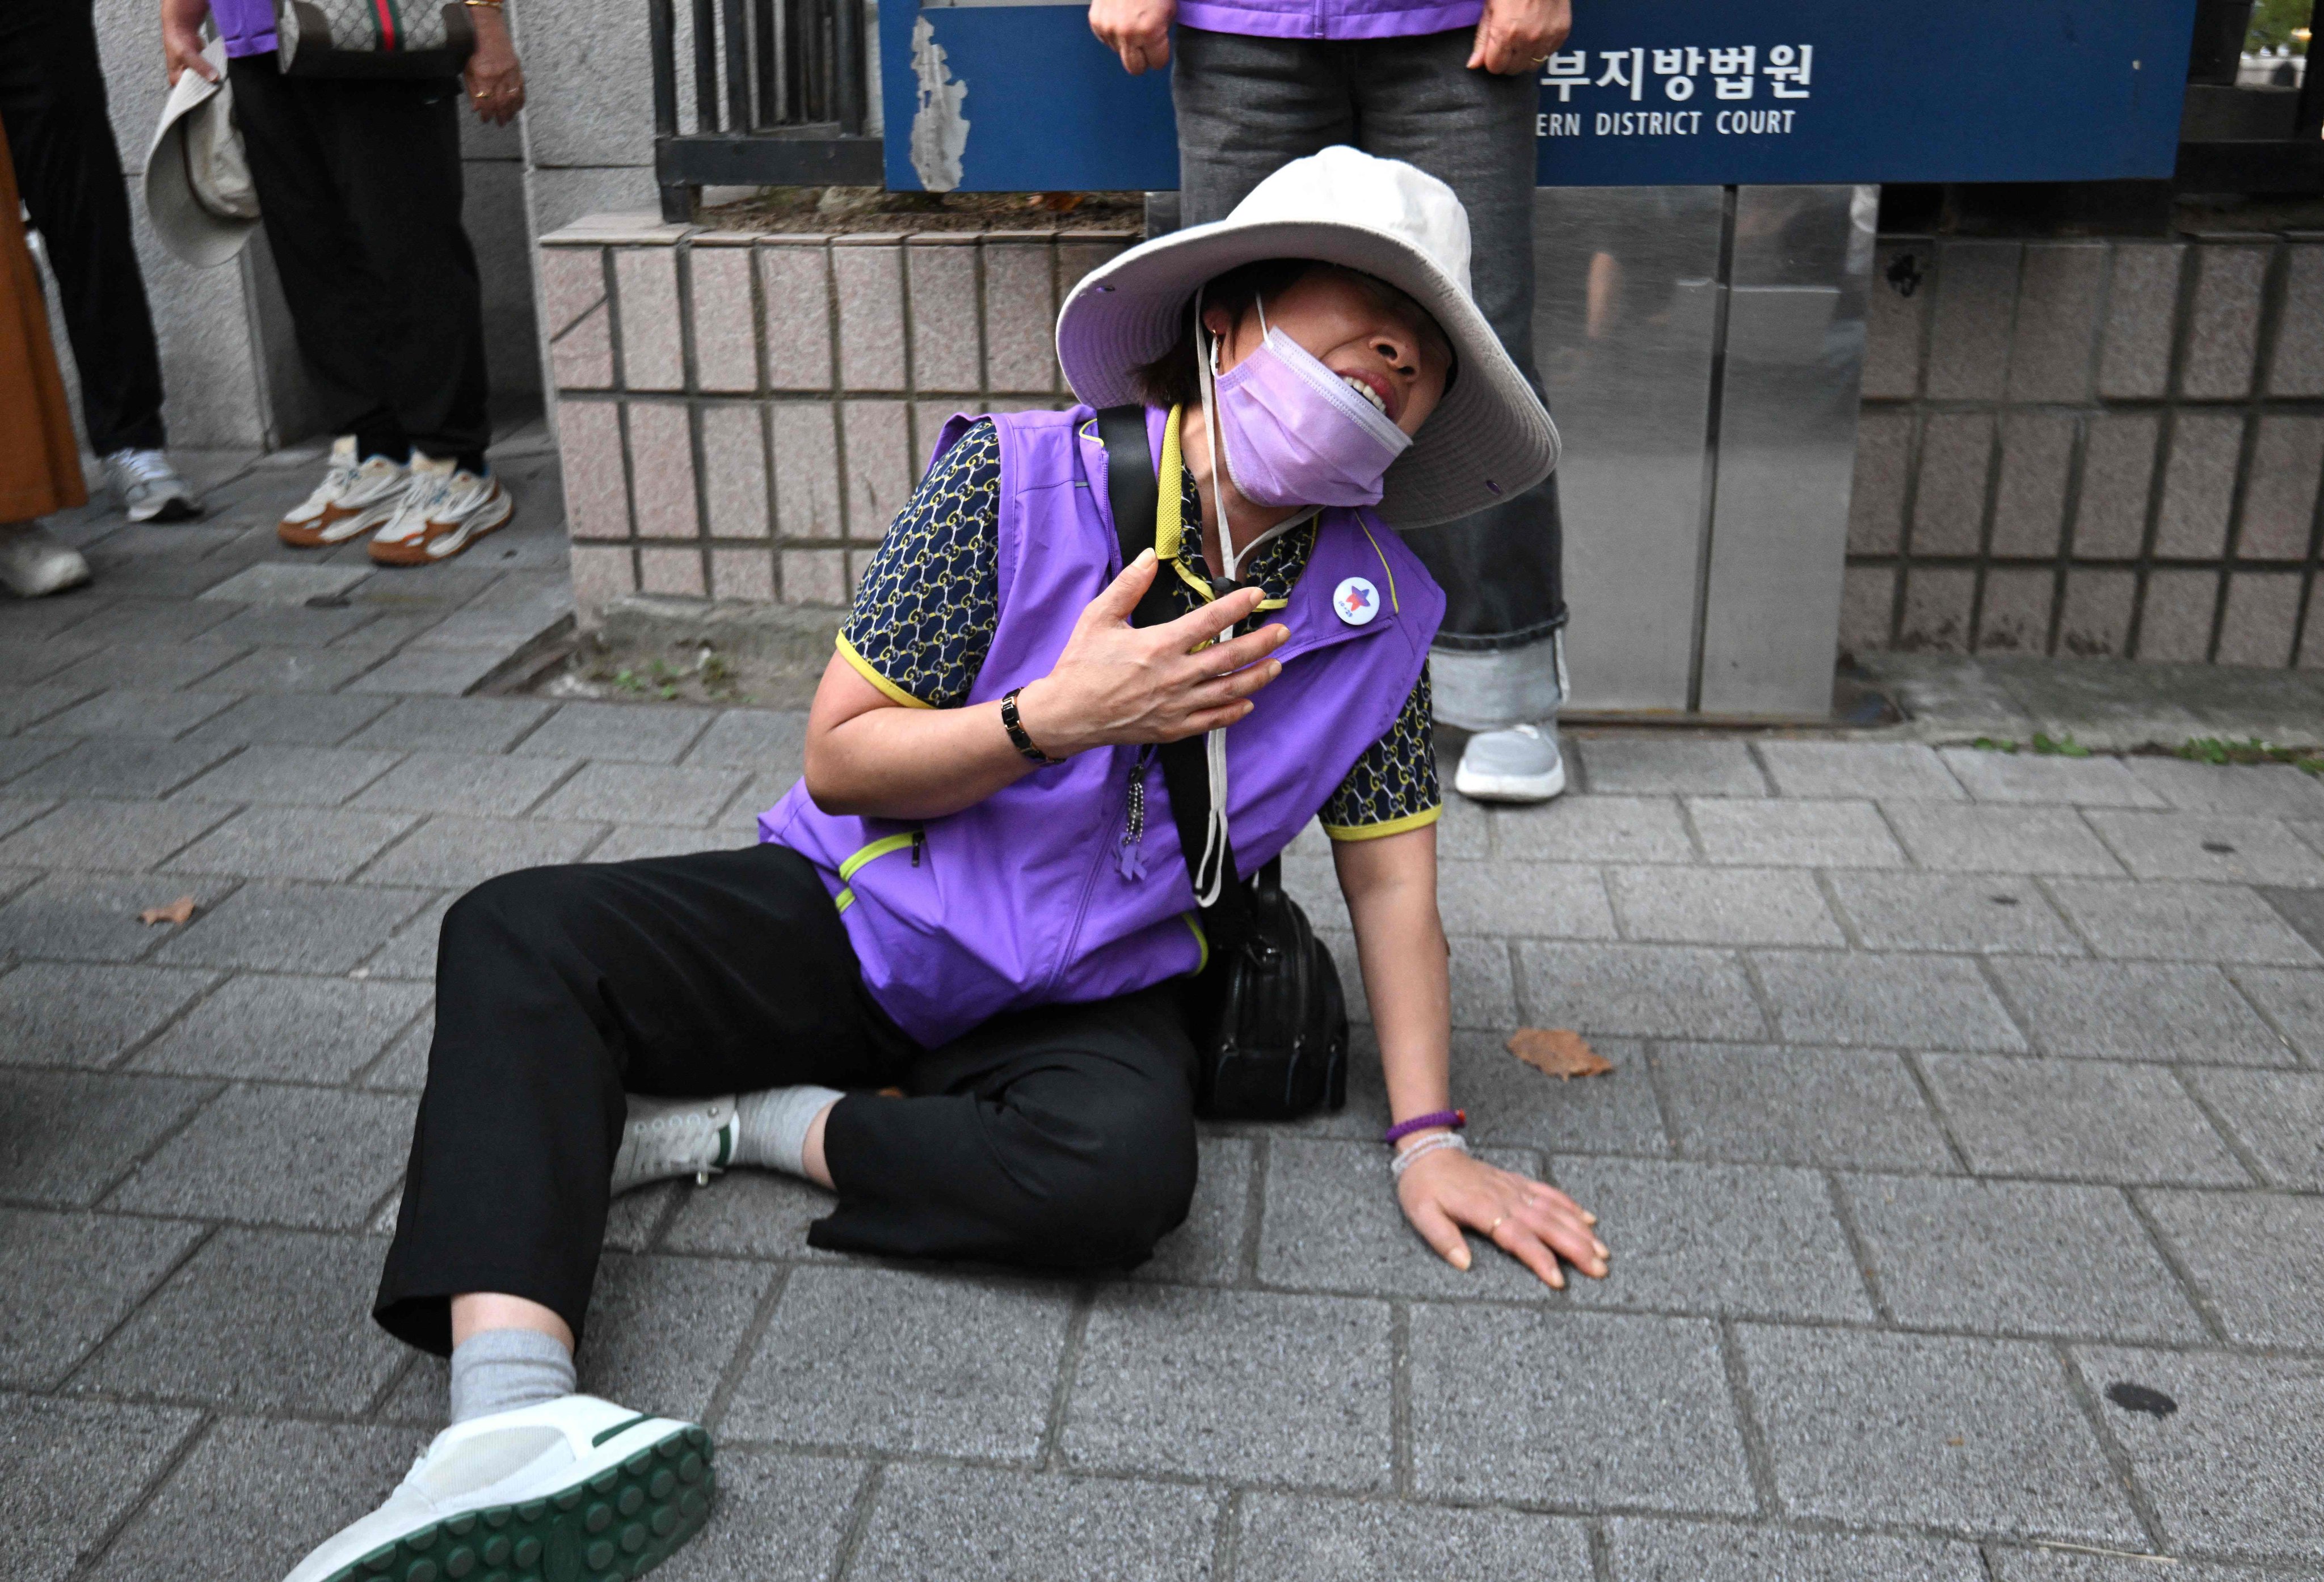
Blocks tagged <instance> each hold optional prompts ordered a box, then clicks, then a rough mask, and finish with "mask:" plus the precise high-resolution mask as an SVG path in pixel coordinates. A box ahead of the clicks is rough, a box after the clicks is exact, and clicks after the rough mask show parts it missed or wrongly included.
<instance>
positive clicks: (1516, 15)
mask: <svg viewBox="0 0 2324 1582" xmlns="http://www.w3.org/2000/svg"><path fill="white" fill-rule="evenodd" d="M1572 31H1573V6H1572V0H1485V14H1484V15H1483V16H1481V17H1480V18H1478V19H1477V47H1476V48H1475V49H1473V50H1471V51H1469V69H1471V71H1480V70H1481V71H1490V72H1493V73H1495V74H1496V75H1498V76H1501V77H1514V76H1516V75H1517V73H1519V72H1521V71H1531V70H1533V69H1535V68H1536V67H1538V66H1539V65H1540V64H1541V63H1542V62H1543V61H1544V60H1548V59H1549V57H1550V54H1551V52H1552V51H1554V50H1555V49H1556V48H1557V47H1558V46H1559V45H1560V44H1562V43H1563V42H1565V36H1566V35H1567V34H1568V33H1570V32H1572Z"/></svg>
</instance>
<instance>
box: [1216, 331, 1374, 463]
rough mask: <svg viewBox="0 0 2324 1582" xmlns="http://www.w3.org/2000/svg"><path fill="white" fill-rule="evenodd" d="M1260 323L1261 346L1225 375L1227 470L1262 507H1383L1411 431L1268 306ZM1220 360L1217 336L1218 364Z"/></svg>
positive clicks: (1221, 397) (1221, 389) (1221, 405)
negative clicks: (1383, 488) (1385, 485)
mask: <svg viewBox="0 0 2324 1582" xmlns="http://www.w3.org/2000/svg"><path fill="white" fill-rule="evenodd" d="M1259 327H1261V328H1262V329H1265V330H1266V338H1265V339H1264V340H1262V341H1260V342H1259V346H1258V349H1257V350H1255V351H1253V352H1252V353H1251V354H1250V356H1248V357H1245V358H1244V359H1243V360H1242V361H1241V362H1240V363H1236V364H1235V365H1234V367H1233V368H1232V369H1231V371H1229V372H1228V373H1220V374H1218V375H1217V395H1218V423H1219V428H1220V430H1221V433H1222V446H1221V448H1222V449H1223V450H1224V451H1225V453H1226V463H1227V474H1228V476H1230V477H1231V478H1232V479H1233V480H1234V483H1235V487H1236V488H1237V489H1240V490H1241V491H1242V495H1243V498H1244V499H1246V500H1248V501H1251V502H1252V503H1253V504H1256V505H1378V504H1379V499H1380V480H1381V478H1382V476H1383V475H1384V474H1386V473H1387V472H1388V465H1389V464H1390V463H1392V462H1394V461H1395V460H1396V458H1397V457H1398V456H1400V455H1403V454H1404V453H1405V451H1406V449H1407V448H1408V447H1409V446H1411V444H1412V436H1411V435H1409V434H1406V432H1405V431H1404V430H1403V429H1401V428H1397V426H1396V425H1395V424H1394V423H1391V422H1389V421H1388V415H1387V414H1386V413H1385V412H1382V411H1381V410H1380V409H1379V408H1378V407H1375V406H1373V405H1372V404H1371V402H1370V401H1369V400H1366V399H1365V398H1364V397H1362V396H1360V395H1359V394H1357V393H1356V392H1355V391H1353V390H1351V389H1350V388H1349V386H1348V383H1347V382H1346V381H1345V380H1343V379H1342V378H1341V377H1340V376H1339V375H1338V374H1336V373H1333V372H1332V371H1331V370H1330V369H1329V368H1327V367H1325V366H1324V365H1323V362H1322V361H1321V360H1320V359H1318V358H1317V357H1316V356H1314V354H1312V353H1310V352H1309V351H1308V350H1307V348H1306V347H1305V346H1303V345H1300V344H1299V343H1298V342H1296V341H1295V340H1293V339H1292V338H1291V337H1290V336H1286V335H1285V334H1284V333H1283V332H1282V331H1281V330H1279V329H1268V328H1267V309H1266V308H1264V307H1263V306H1262V307H1261V308H1260V309H1259ZM1217 356H1218V343H1217V342H1216V341H1213V342H1212V345H1211V362H1212V363H1213V364H1215V363H1216V361H1217ZM1205 372H1206V373H1211V372H1214V369H1213V368H1206V369H1205Z"/></svg>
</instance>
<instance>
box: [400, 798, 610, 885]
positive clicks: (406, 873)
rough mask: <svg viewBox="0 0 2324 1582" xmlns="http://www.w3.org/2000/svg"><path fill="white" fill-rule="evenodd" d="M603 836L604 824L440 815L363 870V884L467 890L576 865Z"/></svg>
mask: <svg viewBox="0 0 2324 1582" xmlns="http://www.w3.org/2000/svg"><path fill="white" fill-rule="evenodd" d="M603 833H604V825H602V824H568V823H549V822H548V821H546V820H542V819H511V818H452V817H448V816H447V815H445V814H438V815H437V816H436V817H434V818H431V819H429V821H428V822H427V823H423V824H421V825H420V828H418V829H417V830H414V831H413V832H411V833H410V835H408V836H407V837H405V838H404V839H403V840H401V841H400V842H397V843H396V844H395V846H394V847H393V848H392V849H391V850H390V851H387V852H385V853H384V854H383V855H382V856H381V857H380V859H379V860H377V861H375V862H374V863H373V864H372V865H371V866H370V867H369V868H367V869H364V873H363V877H362V879H361V880H360V881H359V882H361V883H364V884H369V885H425V886H429V887H431V888H436V889H452V890H466V889H470V888H474V887H475V886H476V885H480V884H482V883H484V880H486V879H488V878H492V877H493V875H494V874H496V873H510V872H512V871H514V870H515V869H520V868H537V867H539V866H541V865H542V864H544V863H552V862H575V861H578V860H580V857H581V854H582V853H583V852H585V851H588V850H589V848H590V847H591V846H593V845H595V843H596V841H597V838H598V836H600V835H602V834H603Z"/></svg>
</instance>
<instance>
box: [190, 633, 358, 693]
mask: <svg viewBox="0 0 2324 1582" xmlns="http://www.w3.org/2000/svg"><path fill="white" fill-rule="evenodd" d="M244 640H245V641H249V640H254V639H248V638H245V639H244ZM378 663H379V660H378V658H377V657H376V656H374V655H371V654H366V653H363V652H361V651H360V650H356V649H349V648H260V649H259V650H258V651H257V652H256V653H254V654H245V655H244V656H243V657H242V658H239V659H236V660H235V662H234V663H233V664H231V665H228V666H226V667H225V668H223V669H221V670H217V671H215V672H213V673H212V674H210V675H208V676H204V677H202V679H201V680H200V681H199V682H198V683H196V684H195V685H198V686H199V687H200V688H201V689H202V690H203V691H205V692H268V693H278V694H280V693H293V692H337V690H338V689H339V688H340V687H343V686H345V685H347V683H349V682H350V681H353V680H355V678H356V677H357V676H361V675H363V673H364V671H366V670H369V669H370V668H371V667H373V666H374V665H376V664H378ZM365 690H369V689H368V688H366V689H365Z"/></svg>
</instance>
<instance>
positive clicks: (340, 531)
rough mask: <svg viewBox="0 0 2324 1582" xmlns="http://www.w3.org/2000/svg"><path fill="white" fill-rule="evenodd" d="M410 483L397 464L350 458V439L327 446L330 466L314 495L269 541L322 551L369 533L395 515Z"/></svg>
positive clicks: (372, 458)
mask: <svg viewBox="0 0 2324 1582" xmlns="http://www.w3.org/2000/svg"><path fill="white" fill-rule="evenodd" d="M410 482H411V475H410V470H409V469H408V468H406V467H405V466H404V464H402V463H401V462H395V461H390V460H388V458H387V457H385V456H383V455H374V456H364V457H361V458H360V459H358V458H357V456H356V455H355V436H354V435H352V434H342V435H340V436H339V437H337V439H334V440H333V441H331V462H330V465H329V467H328V468H327V469H326V470H325V472H324V474H323V481H322V482H321V483H318V484H316V485H315V492H313V493H312V494H309V496H307V498H306V499H305V500H303V501H300V503H299V504H297V505H295V506H293V507H291V510H290V512H289V513H288V514H287V515H285V516H284V517H283V519H282V520H281V522H279V523H278V524H276V526H275V529H274V536H275V537H276V538H280V539H281V540H282V541H283V542H284V543H285V544H288V545H290V546H291V547H292V548H293V549H324V548H328V547H330V546H331V545H334V544H344V543H346V542H347V541H348V540H349V539H351V538H359V537H361V536H362V535H363V534H365V533H368V532H370V531H371V530H372V529H374V528H376V527H378V526H379V525H380V524H381V523H383V522H384V521H386V520H388V519H389V518H391V517H392V516H393V515H395V510H396V507H398V506H400V505H401V504H402V503H403V496H404V492H405V491H406V489H407V488H409V487H410Z"/></svg>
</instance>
